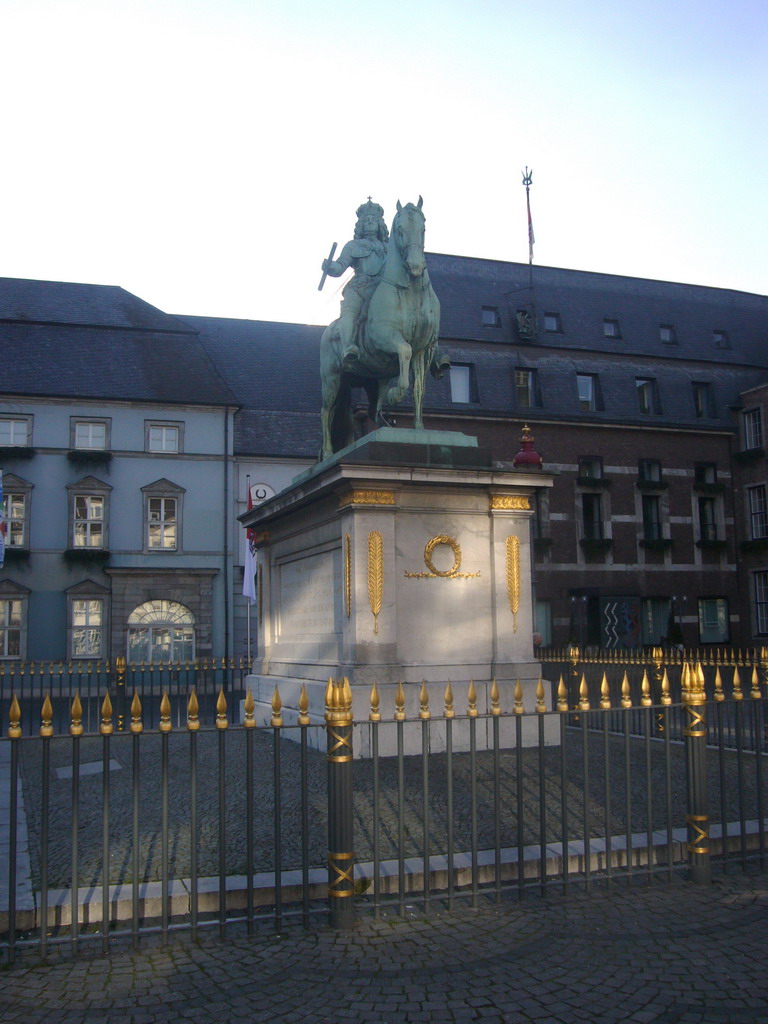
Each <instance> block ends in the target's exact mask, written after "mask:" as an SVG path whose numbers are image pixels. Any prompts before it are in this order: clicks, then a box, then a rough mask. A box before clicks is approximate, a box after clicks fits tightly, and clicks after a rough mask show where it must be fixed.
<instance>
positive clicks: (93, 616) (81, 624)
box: [70, 597, 104, 658]
mask: <svg viewBox="0 0 768 1024" xmlns="http://www.w3.org/2000/svg"><path fill="white" fill-rule="evenodd" d="M70 616H71V629H72V650H71V655H70V656H71V657H72V658H101V657H103V654H104V602H103V601H102V600H101V598H97V597H94V598H73V599H72V601H71V602H70Z"/></svg>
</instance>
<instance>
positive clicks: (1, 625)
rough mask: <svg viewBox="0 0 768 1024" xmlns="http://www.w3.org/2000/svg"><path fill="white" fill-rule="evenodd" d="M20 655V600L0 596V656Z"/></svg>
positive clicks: (13, 656) (18, 656)
mask: <svg viewBox="0 0 768 1024" xmlns="http://www.w3.org/2000/svg"><path fill="white" fill-rule="evenodd" d="M20 657H21V601H18V600H13V599H8V598H0V658H20Z"/></svg>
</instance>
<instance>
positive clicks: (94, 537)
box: [72, 494, 106, 548]
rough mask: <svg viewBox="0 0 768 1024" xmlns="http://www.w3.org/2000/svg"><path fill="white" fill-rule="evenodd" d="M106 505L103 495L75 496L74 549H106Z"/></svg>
mask: <svg viewBox="0 0 768 1024" xmlns="http://www.w3.org/2000/svg"><path fill="white" fill-rule="evenodd" d="M105 504H106V502H105V499H104V495H103V494H76V495H75V510H74V523H73V526H74V529H73V533H72V547H74V548H103V547H104V507H105Z"/></svg>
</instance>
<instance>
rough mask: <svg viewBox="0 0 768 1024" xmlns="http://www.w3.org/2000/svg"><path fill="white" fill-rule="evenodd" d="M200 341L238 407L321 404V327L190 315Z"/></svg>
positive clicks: (314, 405) (258, 407) (308, 405)
mask: <svg viewBox="0 0 768 1024" xmlns="http://www.w3.org/2000/svg"><path fill="white" fill-rule="evenodd" d="M185 322H186V323H188V324H189V325H190V326H191V327H194V328H195V330H196V331H198V332H199V336H200V340H201V341H202V343H203V345H204V346H205V348H206V350H207V352H208V354H209V355H210V357H211V359H212V360H213V362H214V363H215V365H216V367H217V369H218V371H219V373H220V374H221V376H222V378H223V379H224V381H225V382H226V383H227V385H228V386H229V387H230V388H231V390H232V391H233V392H234V394H235V396H236V397H237V400H238V402H239V404H240V405H242V406H244V407H247V408H251V409H273V410H278V411H279V410H283V409H305V410H306V409H319V408H320V337H321V335H322V333H323V330H324V328H323V327H314V326H308V325H306V324H284V323H275V322H272V321H266V320H224V319H221V318H219V317H202V316H190V317H185Z"/></svg>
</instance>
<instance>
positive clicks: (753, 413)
mask: <svg viewBox="0 0 768 1024" xmlns="http://www.w3.org/2000/svg"><path fill="white" fill-rule="evenodd" d="M742 423H743V426H744V447H745V449H747V450H748V449H750V448H762V447H763V410H762V409H748V410H747V412H745V413H744V414H743V415H742Z"/></svg>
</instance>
